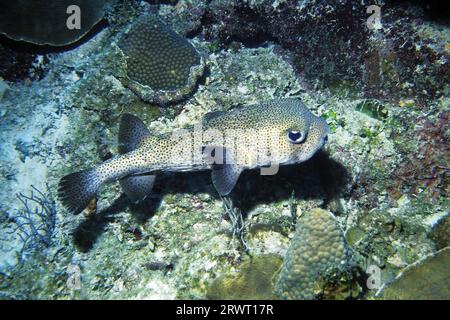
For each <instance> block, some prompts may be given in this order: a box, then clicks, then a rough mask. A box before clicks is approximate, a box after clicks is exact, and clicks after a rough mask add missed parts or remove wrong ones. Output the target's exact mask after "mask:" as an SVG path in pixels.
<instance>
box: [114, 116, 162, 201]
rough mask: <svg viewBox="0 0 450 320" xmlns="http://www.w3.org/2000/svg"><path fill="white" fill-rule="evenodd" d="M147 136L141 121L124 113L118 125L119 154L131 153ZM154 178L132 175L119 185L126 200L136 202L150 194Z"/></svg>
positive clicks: (122, 180)
mask: <svg viewBox="0 0 450 320" xmlns="http://www.w3.org/2000/svg"><path fill="white" fill-rule="evenodd" d="M149 135H150V131H149V130H148V129H147V127H146V126H145V124H144V123H143V122H142V121H141V119H139V118H138V117H135V116H133V115H131V114H129V113H125V114H124V115H123V116H122V119H121V120H120V125H119V148H118V149H119V153H120V154H124V153H127V152H130V151H133V150H134V149H136V148H137V146H138V145H139V142H141V141H142V139H144V138H145V137H148V136H149ZM155 178H156V176H155V175H152V174H140V175H132V176H128V177H125V178H122V179H120V181H119V183H120V186H121V187H122V190H123V191H124V192H125V194H126V195H127V196H128V198H130V200H131V201H133V202H138V201H140V200H143V199H144V198H145V197H146V196H148V195H149V194H150V192H151V191H152V188H153V184H154V183H155Z"/></svg>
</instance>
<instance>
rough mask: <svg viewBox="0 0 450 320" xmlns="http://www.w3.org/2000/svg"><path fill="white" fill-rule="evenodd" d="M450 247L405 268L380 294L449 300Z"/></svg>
mask: <svg viewBox="0 0 450 320" xmlns="http://www.w3.org/2000/svg"><path fill="white" fill-rule="evenodd" d="M449 263H450V248H448V247H447V248H444V249H442V250H440V251H438V252H436V253H434V254H432V255H430V256H427V257H425V258H423V259H421V260H419V261H417V262H415V263H413V264H411V265H409V266H408V267H407V268H405V270H403V271H402V272H401V273H400V274H399V275H398V276H397V277H396V278H395V280H394V281H392V282H391V283H389V284H387V285H386V286H385V287H384V288H383V289H382V291H381V292H380V294H379V296H380V297H382V298H383V299H390V300H393V299H395V300H397V299H402V300H405V299H406V300H447V299H448V297H449V295H450V286H449V274H448V266H449Z"/></svg>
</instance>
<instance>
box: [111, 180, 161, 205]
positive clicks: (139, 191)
mask: <svg viewBox="0 0 450 320" xmlns="http://www.w3.org/2000/svg"><path fill="white" fill-rule="evenodd" d="M155 178H156V176H155V175H153V174H145V175H136V176H129V177H126V178H123V179H120V181H119V183H120V186H121V187H122V190H123V192H125V194H126V195H127V196H128V198H130V200H131V201H133V202H138V201H141V200H144V199H145V197H147V196H148V195H149V194H150V192H151V191H152V188H153V184H154V183H155Z"/></svg>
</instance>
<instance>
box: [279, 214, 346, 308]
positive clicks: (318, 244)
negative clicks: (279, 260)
mask: <svg viewBox="0 0 450 320" xmlns="http://www.w3.org/2000/svg"><path fill="white" fill-rule="evenodd" d="M348 260H349V250H348V247H347V244H346V242H345V238H344V234H343V232H342V230H341V229H340V227H339V225H338V224H337V221H336V219H335V218H334V217H333V216H332V214H331V213H329V212H327V211H325V210H322V209H313V210H312V211H311V212H308V213H306V214H303V215H302V216H301V217H300V219H299V221H298V224H297V227H296V232H295V235H294V238H293V239H292V242H291V245H290V247H289V249H288V251H287V253H286V257H285V258H284V262H283V266H282V268H281V271H280V273H279V274H278V277H277V279H276V282H275V290H274V292H275V294H276V295H277V297H279V298H281V299H313V298H315V297H316V295H317V294H319V293H320V291H321V289H322V288H321V283H322V281H323V279H324V277H326V276H327V275H328V274H329V273H330V272H334V271H343V270H344V269H345V268H346V267H347V265H348V263H347V262H348Z"/></svg>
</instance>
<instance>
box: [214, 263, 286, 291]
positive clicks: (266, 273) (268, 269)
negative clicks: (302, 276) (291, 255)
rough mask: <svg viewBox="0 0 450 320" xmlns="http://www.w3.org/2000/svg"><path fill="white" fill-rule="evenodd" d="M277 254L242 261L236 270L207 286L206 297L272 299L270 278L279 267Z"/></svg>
mask: <svg viewBox="0 0 450 320" xmlns="http://www.w3.org/2000/svg"><path fill="white" fill-rule="evenodd" d="M281 264H282V259H281V257H279V256H271V255H262V256H256V257H252V258H250V259H248V260H247V261H244V262H242V263H241V265H240V266H239V268H238V270H235V271H234V272H231V273H230V274H223V275H221V276H220V277H218V278H217V279H215V280H214V281H213V282H212V284H211V286H210V287H209V288H208V292H207V293H206V297H207V298H208V299H229V300H268V299H274V298H275V296H274V294H273V284H272V278H273V277H274V275H276V273H277V271H278V270H279V269H280V266H281Z"/></svg>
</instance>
